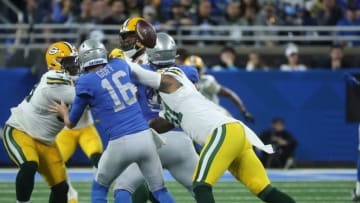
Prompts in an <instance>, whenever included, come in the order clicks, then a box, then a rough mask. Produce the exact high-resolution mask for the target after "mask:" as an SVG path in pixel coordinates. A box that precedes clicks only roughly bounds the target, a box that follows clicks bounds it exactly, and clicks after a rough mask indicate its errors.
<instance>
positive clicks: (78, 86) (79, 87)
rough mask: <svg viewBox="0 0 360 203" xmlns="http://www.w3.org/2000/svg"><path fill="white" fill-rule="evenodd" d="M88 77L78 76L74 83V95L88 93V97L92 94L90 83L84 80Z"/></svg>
mask: <svg viewBox="0 0 360 203" xmlns="http://www.w3.org/2000/svg"><path fill="white" fill-rule="evenodd" d="M87 80H88V79H83V78H78V79H77V80H76V83H75V90H76V95H77V96H79V95H88V96H90V97H92V96H94V91H93V89H91V88H90V85H88V84H87V83H86V82H85V81H87Z"/></svg>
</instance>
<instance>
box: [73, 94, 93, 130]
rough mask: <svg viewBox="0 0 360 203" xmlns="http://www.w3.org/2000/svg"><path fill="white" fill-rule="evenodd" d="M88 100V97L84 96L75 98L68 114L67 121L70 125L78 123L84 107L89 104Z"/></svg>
mask: <svg viewBox="0 0 360 203" xmlns="http://www.w3.org/2000/svg"><path fill="white" fill-rule="evenodd" d="M89 99H90V97H89V96H86V95H84V94H83V95H81V96H76V97H75V100H74V104H73V105H72V107H71V111H70V113H69V120H70V122H71V123H72V124H74V125H76V124H77V123H78V122H79V120H80V118H81V116H82V115H83V113H84V110H85V109H86V106H87V105H88V104H89Z"/></svg>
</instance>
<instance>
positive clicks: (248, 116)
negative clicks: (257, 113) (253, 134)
mask: <svg viewBox="0 0 360 203" xmlns="http://www.w3.org/2000/svg"><path fill="white" fill-rule="evenodd" d="M243 116H244V118H245V120H246V121H247V122H249V123H255V119H254V117H253V116H252V115H251V113H249V112H247V111H245V112H244V113H243Z"/></svg>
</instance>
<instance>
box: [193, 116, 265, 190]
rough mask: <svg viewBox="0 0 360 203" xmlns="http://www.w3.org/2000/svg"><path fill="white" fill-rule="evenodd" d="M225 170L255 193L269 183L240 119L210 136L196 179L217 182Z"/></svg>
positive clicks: (211, 183)
mask: <svg viewBox="0 0 360 203" xmlns="http://www.w3.org/2000/svg"><path fill="white" fill-rule="evenodd" d="M226 170H229V171H230V172H231V173H232V174H233V175H234V176H235V177H236V178H237V179H238V180H239V181H240V182H241V183H243V184H244V185H245V186H246V187H247V188H248V189H249V190H250V191H251V192H252V193H254V194H255V195H257V194H259V193H260V192H261V191H262V190H263V189H264V188H265V187H266V186H267V185H269V184H270V180H269V178H268V176H267V174H266V171H265V168H264V167H263V165H262V163H261V162H260V160H259V159H258V157H257V156H256V154H255V152H254V150H253V148H252V145H251V144H250V142H249V141H248V140H247V138H246V136H245V132H244V127H243V126H242V124H240V123H238V122H234V123H227V124H224V125H222V126H220V127H218V128H217V129H216V130H214V132H213V134H212V135H211V136H209V137H208V139H207V141H206V143H205V145H204V147H203V150H202V151H201V154H200V158H199V161H198V164H197V166H196V169H195V172H194V175H193V182H195V184H196V183H198V182H205V183H207V184H210V185H214V184H215V183H216V182H217V180H218V179H219V178H220V177H221V176H222V174H224V172H225V171H226Z"/></svg>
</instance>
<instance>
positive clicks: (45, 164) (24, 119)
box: [4, 42, 78, 203]
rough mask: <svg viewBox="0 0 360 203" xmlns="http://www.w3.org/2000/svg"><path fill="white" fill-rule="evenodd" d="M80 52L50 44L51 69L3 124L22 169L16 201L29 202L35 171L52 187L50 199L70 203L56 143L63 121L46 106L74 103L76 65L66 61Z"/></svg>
mask: <svg viewBox="0 0 360 203" xmlns="http://www.w3.org/2000/svg"><path fill="white" fill-rule="evenodd" d="M77 54H78V52H77V50H76V48H75V47H74V46H73V45H71V44H70V43H68V42H56V43H53V44H51V45H50V46H49V47H48V49H47V50H46V60H47V61H48V69H49V70H48V71H47V72H46V73H45V74H44V75H42V77H41V79H40V82H39V83H38V84H37V85H35V86H34V88H33V89H32V91H31V92H30V94H29V95H28V96H27V97H26V98H25V99H24V100H23V101H22V102H21V103H20V104H19V105H18V106H17V107H14V108H11V116H10V118H9V119H8V120H7V121H6V125H5V127H4V145H5V147H6V150H7V152H8V154H9V156H10V157H11V159H12V160H13V161H14V162H15V164H16V165H17V166H18V167H19V168H20V169H19V171H18V173H17V177H16V199H17V202H30V197H31V193H32V191H33V188H34V179H35V173H36V171H37V172H39V173H40V174H41V175H42V177H43V178H44V179H45V181H46V182H47V184H48V185H49V186H50V187H51V194H50V200H49V202H50V203H55V202H56V203H66V202H67V192H68V184H67V182H66V180H67V177H66V171H65V163H64V161H63V159H62V156H61V153H60V150H59V148H58V146H57V144H56V142H55V138H56V135H57V134H58V133H59V132H60V131H61V129H63V128H64V122H63V120H62V119H61V118H60V117H59V116H57V114H56V113H52V112H49V110H48V108H47V106H48V105H49V104H50V103H51V101H63V102H64V103H66V104H68V105H70V104H72V102H73V100H74V97H75V89H74V86H73V82H72V79H71V77H70V75H69V72H76V70H75V71H74V70H72V69H68V68H74V67H73V66H71V67H66V66H64V65H63V62H64V61H65V60H70V61H71V60H74V59H75V57H77ZM75 68H76V66H75Z"/></svg>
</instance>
